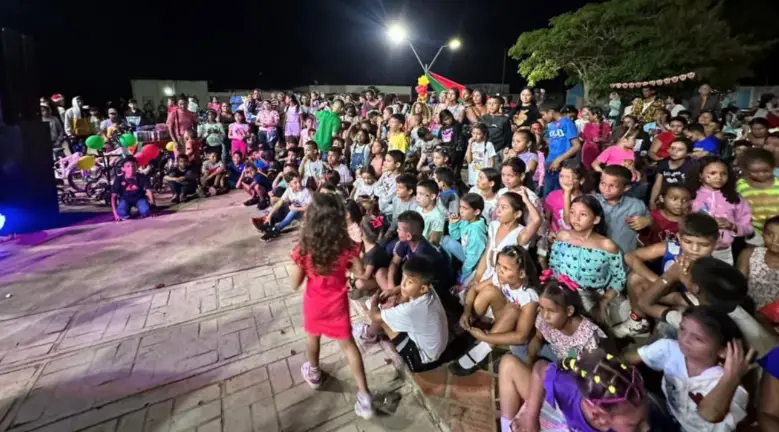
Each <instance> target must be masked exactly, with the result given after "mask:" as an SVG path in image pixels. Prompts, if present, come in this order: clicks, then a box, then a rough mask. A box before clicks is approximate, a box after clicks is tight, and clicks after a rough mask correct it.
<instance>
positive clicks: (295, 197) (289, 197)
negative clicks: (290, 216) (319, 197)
mask: <svg viewBox="0 0 779 432" xmlns="http://www.w3.org/2000/svg"><path fill="white" fill-rule="evenodd" d="M281 200H282V201H285V202H289V203H290V205H293V206H295V207H305V206H307V205H309V204H311V191H309V190H308V189H307V188H302V189H300V191H298V192H293V191H292V188H287V190H285V191H284V194H283V195H282V196H281Z"/></svg>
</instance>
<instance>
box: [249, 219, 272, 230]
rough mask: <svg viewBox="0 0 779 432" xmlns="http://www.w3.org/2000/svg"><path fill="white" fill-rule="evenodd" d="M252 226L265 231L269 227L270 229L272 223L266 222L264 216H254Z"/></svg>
mask: <svg viewBox="0 0 779 432" xmlns="http://www.w3.org/2000/svg"><path fill="white" fill-rule="evenodd" d="M252 226H253V227H254V229H256V230H257V231H259V232H261V233H265V232H267V231H268V229H270V225H268V224H267V223H265V218H264V217H260V218H252Z"/></svg>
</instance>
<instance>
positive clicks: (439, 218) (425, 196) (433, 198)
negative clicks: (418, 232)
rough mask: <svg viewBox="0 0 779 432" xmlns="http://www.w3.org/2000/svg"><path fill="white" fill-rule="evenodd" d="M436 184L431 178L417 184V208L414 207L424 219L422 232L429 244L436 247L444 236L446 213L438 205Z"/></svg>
mask: <svg viewBox="0 0 779 432" xmlns="http://www.w3.org/2000/svg"><path fill="white" fill-rule="evenodd" d="M437 198H438V184H436V182H435V181H433V180H422V181H421V182H419V183H418V184H417V208H416V209H415V210H416V211H417V212H418V213H419V214H420V215H422V218H423V219H424V221H425V228H424V231H423V232H422V237H424V238H425V239H426V240H427V241H428V242H430V244H431V245H433V246H435V247H438V245H439V244H440V243H441V238H442V237H443V236H444V224H445V223H446V215H445V214H444V212H442V211H441V209H440V207H438V205H437V204H436V203H437Z"/></svg>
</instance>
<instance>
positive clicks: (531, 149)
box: [503, 129, 538, 189]
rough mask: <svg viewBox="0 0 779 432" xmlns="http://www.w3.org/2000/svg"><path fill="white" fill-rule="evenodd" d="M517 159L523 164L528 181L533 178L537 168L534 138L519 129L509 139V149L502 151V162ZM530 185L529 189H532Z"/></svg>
mask: <svg viewBox="0 0 779 432" xmlns="http://www.w3.org/2000/svg"><path fill="white" fill-rule="evenodd" d="M514 157H518V158H520V159H522V162H524V163H525V167H526V170H527V171H526V172H527V175H528V176H530V177H528V178H529V179H532V178H533V177H534V176H535V173H536V168H538V153H537V152H536V151H535V136H533V134H532V133H531V132H530V131H529V130H527V129H520V130H518V131H516V132H514V136H513V137H512V138H511V147H510V148H505V149H504V150H503V160H507V159H510V158H514ZM532 188H533V187H532V185H531V189H532Z"/></svg>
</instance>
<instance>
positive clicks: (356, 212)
mask: <svg viewBox="0 0 779 432" xmlns="http://www.w3.org/2000/svg"><path fill="white" fill-rule="evenodd" d="M344 208H345V209H346V231H347V232H349V238H351V239H352V241H353V242H355V243H357V244H362V232H361V230H360V223H361V222H362V207H361V206H360V205H359V204H357V202H356V201H354V200H350V199H347V200H346V201H345V202H344Z"/></svg>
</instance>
